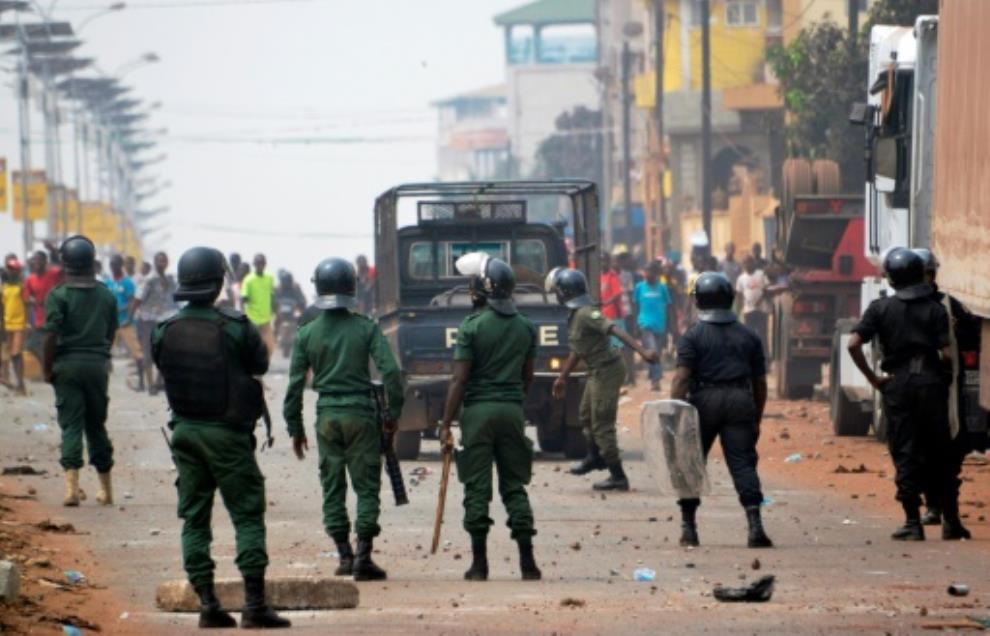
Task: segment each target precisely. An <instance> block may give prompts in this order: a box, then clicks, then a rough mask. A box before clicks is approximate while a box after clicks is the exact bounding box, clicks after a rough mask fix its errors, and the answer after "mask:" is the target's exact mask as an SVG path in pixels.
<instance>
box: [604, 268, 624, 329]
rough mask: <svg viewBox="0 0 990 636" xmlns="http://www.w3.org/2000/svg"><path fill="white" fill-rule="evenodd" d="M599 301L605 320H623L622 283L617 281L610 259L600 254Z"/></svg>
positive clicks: (616, 274) (617, 276)
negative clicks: (600, 301) (600, 300)
mask: <svg viewBox="0 0 990 636" xmlns="http://www.w3.org/2000/svg"><path fill="white" fill-rule="evenodd" d="M601 299H602V315H604V316H605V318H607V319H608V320H611V321H613V322H615V321H616V320H621V319H622V318H624V315H623V312H622V281H620V280H619V274H618V273H617V272H616V271H615V270H614V269H612V259H611V257H609V255H608V254H602V275H601ZM620 326H622V325H620Z"/></svg>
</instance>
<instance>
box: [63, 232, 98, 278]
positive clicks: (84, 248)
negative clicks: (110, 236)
mask: <svg viewBox="0 0 990 636" xmlns="http://www.w3.org/2000/svg"><path fill="white" fill-rule="evenodd" d="M58 253H59V258H60V259H61V260H62V266H63V267H64V268H65V273H66V274H68V275H70V276H92V275H93V264H94V263H95V262H96V247H95V246H94V245H93V241H91V240H89V239H88V238H86V237H85V236H81V235H79V234H77V235H75V236H70V237H69V238H67V239H65V241H63V242H62V245H61V247H59V248H58Z"/></svg>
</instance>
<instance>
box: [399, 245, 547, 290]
mask: <svg viewBox="0 0 990 636" xmlns="http://www.w3.org/2000/svg"><path fill="white" fill-rule="evenodd" d="M512 244H513V242H511V241H482V242H478V243H472V242H471V241H438V242H436V243H433V242H430V241H418V242H415V243H413V244H412V245H411V246H410V249H409V264H408V271H409V276H410V277H411V278H413V279H415V280H423V281H428V280H433V272H434V269H435V271H436V272H437V277H438V278H440V279H454V278H461V276H460V274H458V273H457V270H456V269H455V267H454V263H456V262H457V259H458V258H460V257H461V256H463V255H464V254H467V253H469V252H485V253H486V254H489V255H490V256H493V257H496V258H500V259H502V260H504V261H506V262H508V263H509V264H510V265H512V268H513V270H515V272H516V279H517V281H518V282H526V283H535V284H540V283H541V282H542V281H543V277H544V276H545V275H546V273H547V271H548V264H547V260H548V259H547V247H546V245H545V244H544V242H543V241H542V240H540V239H518V240H516V241H515V242H514V247H515V249H514V250H513V249H510V246H511V245H512ZM434 247H435V248H436V249H435V250H434Z"/></svg>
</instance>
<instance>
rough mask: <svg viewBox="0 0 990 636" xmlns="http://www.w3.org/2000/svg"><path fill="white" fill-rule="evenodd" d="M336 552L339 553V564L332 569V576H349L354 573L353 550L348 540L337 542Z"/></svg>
mask: <svg viewBox="0 0 990 636" xmlns="http://www.w3.org/2000/svg"><path fill="white" fill-rule="evenodd" d="M337 554H338V555H340V565H338V566H337V569H336V570H334V573H333V574H334V576H350V575H352V574H354V550H353V549H352V548H351V542H350V541H342V542H340V543H338V544H337Z"/></svg>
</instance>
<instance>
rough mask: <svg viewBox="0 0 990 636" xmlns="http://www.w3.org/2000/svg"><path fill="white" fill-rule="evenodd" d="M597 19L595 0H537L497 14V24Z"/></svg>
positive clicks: (573, 22)
mask: <svg viewBox="0 0 990 636" xmlns="http://www.w3.org/2000/svg"><path fill="white" fill-rule="evenodd" d="M594 21H595V0H536V2H530V3H529V4H524V5H522V6H521V7H516V8H515V9H511V10H509V11H506V12H504V13H500V14H498V15H497V16H495V24H497V25H499V26H512V25H516V24H583V23H587V22H594Z"/></svg>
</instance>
